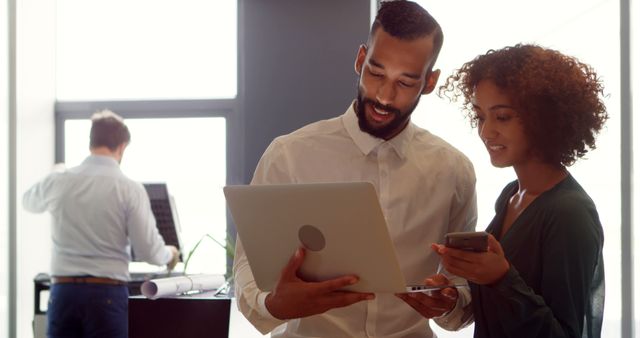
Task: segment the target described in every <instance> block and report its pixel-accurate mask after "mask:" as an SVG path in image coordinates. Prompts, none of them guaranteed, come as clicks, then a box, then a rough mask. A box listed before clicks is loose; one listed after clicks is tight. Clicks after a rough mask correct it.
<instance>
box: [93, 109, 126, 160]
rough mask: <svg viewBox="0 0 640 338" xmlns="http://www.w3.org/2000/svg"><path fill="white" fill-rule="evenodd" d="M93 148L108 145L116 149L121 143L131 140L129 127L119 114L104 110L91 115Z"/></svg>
mask: <svg viewBox="0 0 640 338" xmlns="http://www.w3.org/2000/svg"><path fill="white" fill-rule="evenodd" d="M89 139H90V143H89V146H90V147H91V148H99V147H107V148H109V149H110V150H111V151H115V150H116V149H117V148H118V147H119V146H120V145H122V144H128V143H129V142H131V134H130V133H129V128H127V126H126V125H125V124H124V120H123V119H122V117H120V116H119V115H118V114H116V113H114V112H112V111H110V110H102V111H99V112H96V113H94V114H93V115H92V116H91V133H90V137H89Z"/></svg>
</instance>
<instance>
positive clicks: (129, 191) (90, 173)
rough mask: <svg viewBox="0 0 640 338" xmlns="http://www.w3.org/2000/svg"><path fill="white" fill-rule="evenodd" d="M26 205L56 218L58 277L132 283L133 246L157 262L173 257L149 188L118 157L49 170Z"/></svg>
mask: <svg viewBox="0 0 640 338" xmlns="http://www.w3.org/2000/svg"><path fill="white" fill-rule="evenodd" d="M22 203H23V206H24V208H25V209H27V210H28V211H31V212H44V211H49V212H51V214H52V216H53V229H52V231H51V237H52V241H53V248H52V249H53V252H52V260H51V275H53V276H82V275H91V276H96V277H108V278H113V279H118V280H122V281H127V280H129V261H130V260H131V253H130V251H131V250H130V244H131V245H132V246H133V249H134V251H135V253H136V257H139V258H140V259H141V260H144V261H146V262H149V263H151V264H155V265H163V264H167V263H168V262H169V261H170V260H171V251H170V250H169V249H168V248H167V247H166V246H165V243H164V240H163V239H162V237H161V236H160V234H159V233H158V229H157V227H156V221H155V218H154V217H153V214H152V212H151V206H150V202H149V196H148V195H147V192H146V191H145V189H144V187H143V186H142V184H140V183H137V182H135V181H132V180H131V179H129V178H127V177H126V176H125V175H124V174H123V173H122V171H121V170H120V166H119V165H118V162H117V161H116V160H115V159H114V158H112V157H108V156H98V155H91V156H89V157H87V158H86V159H85V160H84V162H83V163H82V164H81V165H79V166H77V167H74V168H71V169H69V170H67V171H65V172H54V173H51V174H49V175H48V176H47V177H45V178H44V179H43V180H41V181H40V182H38V183H36V184H35V185H33V187H31V188H30V189H29V190H28V191H27V192H25V193H24V196H23V200H22Z"/></svg>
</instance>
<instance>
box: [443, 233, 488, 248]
mask: <svg viewBox="0 0 640 338" xmlns="http://www.w3.org/2000/svg"><path fill="white" fill-rule="evenodd" d="M444 245H445V246H446V247H448V248H454V249H460V250H466V251H475V252H485V251H487V246H488V245H489V234H488V233H486V232H484V231H477V232H450V233H448V234H446V235H444Z"/></svg>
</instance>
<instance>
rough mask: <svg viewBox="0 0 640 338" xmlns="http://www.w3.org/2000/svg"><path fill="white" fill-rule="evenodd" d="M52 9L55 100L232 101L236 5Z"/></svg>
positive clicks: (69, 0)
mask: <svg viewBox="0 0 640 338" xmlns="http://www.w3.org/2000/svg"><path fill="white" fill-rule="evenodd" d="M56 4H57V5H56V9H57V13H56V26H57V32H56V34H57V42H56V57H57V60H56V67H57V74H58V76H57V80H56V81H57V83H56V88H57V89H56V90H57V98H58V100H61V101H91V100H130V99H202V98H215V99H219V98H234V97H235V96H236V91H237V89H236V88H237V62H236V59H237V52H236V50H237V48H236V46H237V28H236V27H237V14H236V12H237V1H236V0H216V1H208V0H167V1H154V0H136V1H127V0H112V1H101V0H59V1H57V3H56Z"/></svg>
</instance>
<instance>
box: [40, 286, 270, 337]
mask: <svg viewBox="0 0 640 338" xmlns="http://www.w3.org/2000/svg"><path fill="white" fill-rule="evenodd" d="M34 284H35V292H36V294H35V308H34V310H35V311H34V320H33V329H34V337H35V338H44V337H46V334H45V333H46V324H47V321H46V303H47V302H46V301H47V300H48V292H49V287H50V279H49V276H48V275H46V274H39V275H38V276H36V278H34ZM136 284H137V282H134V283H132V284H131V285H129V289H130V291H131V294H132V296H130V297H129V330H130V332H131V334H130V338H143V337H154V338H162V337H184V338H190V337H197V338H200V337H216V338H218V337H220V336H214V335H209V333H210V332H224V331H217V330H228V332H229V334H228V337H229V338H259V337H263V335H262V334H261V333H260V332H259V331H258V330H256V329H255V328H254V327H253V326H252V325H251V324H250V323H249V322H248V321H247V320H246V318H244V316H243V315H242V314H241V313H240V312H239V311H238V308H237V306H236V304H235V299H234V298H228V297H213V296H211V294H210V293H209V294H207V293H203V294H196V295H190V296H183V297H178V298H162V299H156V300H150V299H146V298H144V297H142V296H140V295H139V294H140V291H139V285H137V287H138V289H135V288H136ZM196 310H197V311H196ZM140 311H142V312H143V313H142V314H138V313H139V312H140ZM145 312H146V313H145ZM196 312H197V313H196ZM153 313H155V315H153ZM189 314H190V315H189ZM190 322H195V323H206V324H211V323H219V324H220V325H217V326H215V328H213V329H211V330H210V331H196V329H198V327H186V325H188V324H187V323H190ZM158 323H160V324H162V325H158ZM167 325H169V326H172V328H169V329H167V331H161V332H160V334H159V335H153V334H152V332H156V331H152V330H155V328H154V327H164V326H167ZM195 326H198V325H195ZM149 327H151V329H149ZM145 328H146V329H147V330H148V331H145ZM202 328H203V327H202V326H200V327H199V329H202ZM132 330H135V332H133V331H132ZM138 330H142V331H138ZM172 330H173V331H172ZM175 332H179V334H175ZM203 332H204V333H203ZM156 333H157V332H156ZM199 333H203V334H204V335H201V334H199ZM205 333H206V334H205ZM223 337H224V336H223Z"/></svg>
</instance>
